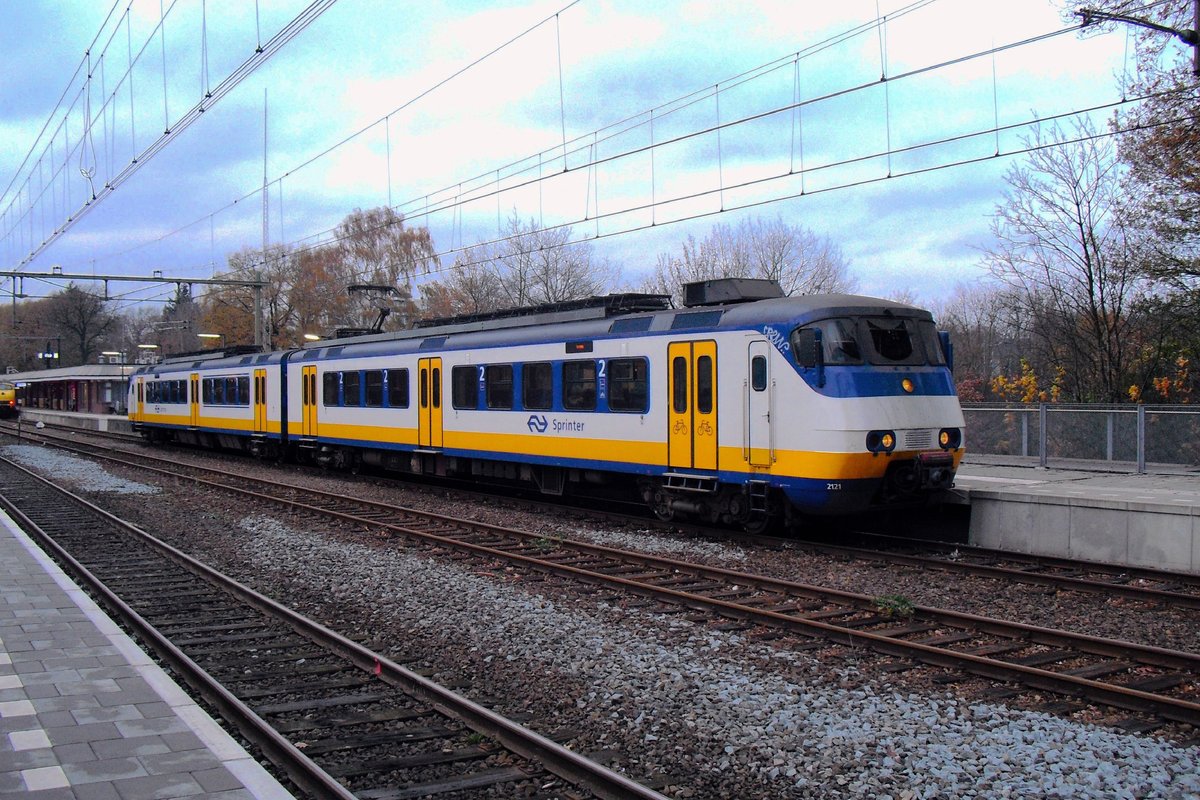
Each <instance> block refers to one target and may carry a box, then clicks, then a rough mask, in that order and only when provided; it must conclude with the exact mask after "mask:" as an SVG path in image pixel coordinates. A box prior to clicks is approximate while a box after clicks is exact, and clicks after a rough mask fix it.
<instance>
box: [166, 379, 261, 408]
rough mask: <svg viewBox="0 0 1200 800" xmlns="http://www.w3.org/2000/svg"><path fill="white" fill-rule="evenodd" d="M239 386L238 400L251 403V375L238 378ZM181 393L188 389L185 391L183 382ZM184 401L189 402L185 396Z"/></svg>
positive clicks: (180, 388)
mask: <svg viewBox="0 0 1200 800" xmlns="http://www.w3.org/2000/svg"><path fill="white" fill-rule="evenodd" d="M237 386H238V402H239V403H241V404H242V405H244V406H248V405H250V376H249V375H243V376H241V377H239V378H238V379H237ZM179 393H180V394H181V395H183V394H186V391H185V389H184V387H183V385H182V383H181V385H180V387H179ZM183 402H185V403H186V402H187V398H186V397H184V399H183Z"/></svg>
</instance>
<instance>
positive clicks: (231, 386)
mask: <svg viewBox="0 0 1200 800" xmlns="http://www.w3.org/2000/svg"><path fill="white" fill-rule="evenodd" d="M236 403H237V378H226V379H225V405H228V406H232V405H234V404H236Z"/></svg>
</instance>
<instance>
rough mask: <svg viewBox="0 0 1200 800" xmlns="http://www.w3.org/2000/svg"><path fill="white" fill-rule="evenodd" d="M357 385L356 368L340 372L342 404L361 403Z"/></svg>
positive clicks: (352, 404) (358, 404)
mask: <svg viewBox="0 0 1200 800" xmlns="http://www.w3.org/2000/svg"><path fill="white" fill-rule="evenodd" d="M359 385H360V382H359V377H358V372H357V370H354V371H350V372H343V373H342V405H344V406H360V405H362V398H361V397H360V396H359V388H358V387H359Z"/></svg>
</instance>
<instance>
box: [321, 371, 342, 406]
mask: <svg viewBox="0 0 1200 800" xmlns="http://www.w3.org/2000/svg"><path fill="white" fill-rule="evenodd" d="M338 383H339V381H338V374H337V373H336V372H326V373H325V376H324V377H323V378H321V402H323V403H324V404H325V405H327V406H336V405H337V404H338Z"/></svg>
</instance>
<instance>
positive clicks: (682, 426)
mask: <svg viewBox="0 0 1200 800" xmlns="http://www.w3.org/2000/svg"><path fill="white" fill-rule="evenodd" d="M671 432H672V433H676V434H684V433H687V432H688V426H687V423H686V422H684V421H683V420H681V419H679V420H675V427H673V428H671Z"/></svg>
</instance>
